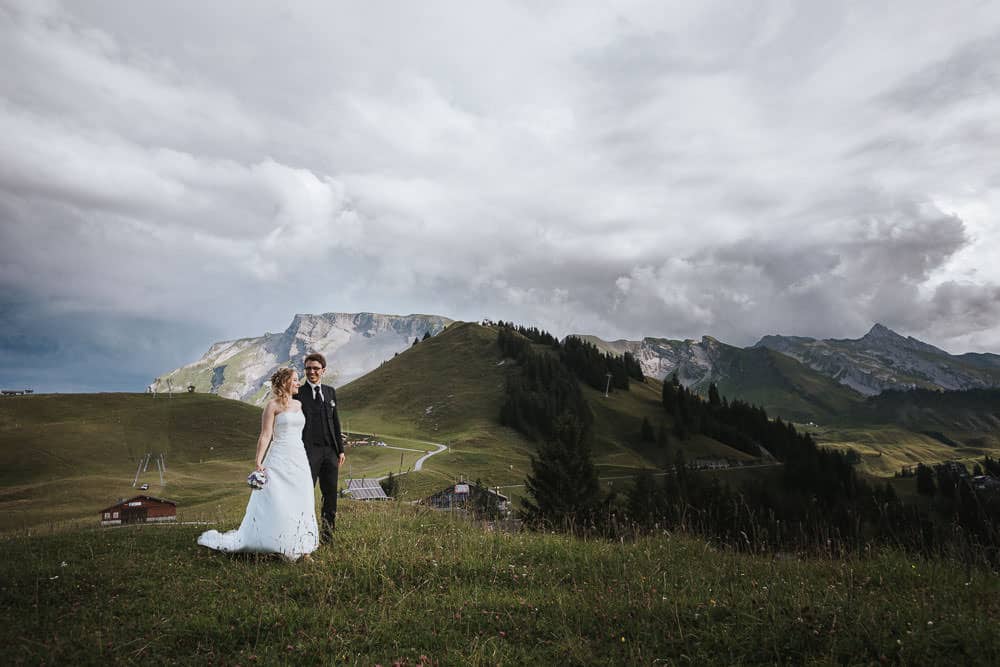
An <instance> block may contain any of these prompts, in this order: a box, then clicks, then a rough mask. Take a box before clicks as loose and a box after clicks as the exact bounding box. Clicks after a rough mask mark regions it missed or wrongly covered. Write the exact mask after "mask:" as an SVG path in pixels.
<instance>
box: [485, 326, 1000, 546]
mask: <svg viewBox="0 0 1000 667" xmlns="http://www.w3.org/2000/svg"><path fill="white" fill-rule="evenodd" d="M529 331H530V332H531V335H532V338H530V339H529V338H528V337H527V336H525V335H524V334H523V333H521V332H520V331H519V330H518V329H517V328H514V327H501V328H500V330H499V332H498V342H499V344H500V347H501V350H503V353H504V355H505V356H507V357H510V358H513V359H515V360H516V361H517V365H518V369H517V370H518V372H511V373H510V374H509V375H508V383H507V389H508V392H507V399H506V401H505V403H504V408H503V410H502V415H501V420H502V421H503V422H504V423H505V424H506V425H508V426H511V427H513V428H516V429H517V430H519V431H521V432H522V433H525V434H526V435H528V436H529V437H531V438H533V439H535V440H537V441H538V442H539V449H538V452H537V454H536V455H535V457H534V458H533V460H532V466H531V473H530V474H529V476H528V478H527V479H526V480H525V482H526V486H527V489H528V493H529V500H528V501H527V502H526V504H525V508H524V510H523V512H522V518H524V519H525V520H526V521H528V522H529V523H532V524H536V525H537V524H543V525H546V526H569V527H574V529H586V530H594V531H605V532H607V531H615V530H620V529H621V527H622V526H629V527H630V529H632V530H639V531H642V530H652V529H661V530H662V529H666V530H674V529H683V530H687V531H692V532H697V533H699V534H703V535H705V536H706V537H709V538H711V539H717V540H720V541H721V542H723V543H725V544H727V545H730V546H732V547H734V548H747V549H795V548H816V547H817V546H823V547H825V548H831V549H832V548H837V549H852V548H861V547H863V546H864V545H867V544H870V543H873V542H875V543H891V544H896V545H899V546H904V547H906V548H912V549H916V550H922V551H933V550H935V549H941V548H945V547H947V546H948V545H949V544H951V543H954V541H955V535H956V533H955V530H954V529H955V528H956V527H958V528H960V529H961V530H962V532H961V536H962V539H963V540H965V542H963V543H964V544H967V545H969V546H970V548H973V547H974V549H973V550H974V551H975V553H977V554H979V555H980V556H982V555H984V554H985V555H986V558H987V559H988V560H991V562H995V561H996V560H997V556H996V554H997V546H1000V540H998V539H997V530H996V523H995V522H996V517H1000V511H996V509H1000V508H996V509H994V507H993V505H992V504H991V502H987V501H985V500H984V498H983V497H982V494H979V495H976V493H977V492H976V491H975V489H973V488H972V487H971V486H969V485H966V486H965V487H963V486H961V485H958V486H955V487H954V488H955V489H956V490H955V492H954V493H955V495H954V497H955V498H956V500H955V501H954V508H955V509H954V512H953V513H951V514H946V513H944V512H940V511H939V512H936V513H928V512H926V511H925V510H923V509H922V508H920V507H916V506H913V505H906V504H904V503H903V502H902V501H901V500H900V499H899V497H898V496H897V494H896V492H895V490H894V489H893V487H892V486H891V485H890V484H888V483H882V484H870V483H868V482H866V481H865V480H864V479H862V478H861V477H860V476H859V475H858V474H857V472H856V470H855V468H854V464H855V463H857V457H856V456H851V455H850V454H849V453H843V452H840V451H836V450H831V449H827V448H822V447H819V446H818V445H817V444H816V442H815V441H814V440H813V438H812V436H811V435H809V434H808V433H800V432H798V431H797V429H796V428H795V427H794V426H793V425H792V424H791V423H788V422H785V421H783V420H782V419H780V418H776V419H771V418H770V417H769V416H768V414H767V412H766V411H765V410H764V409H763V408H762V407H760V406H755V405H752V404H749V403H746V402H744V401H740V400H733V401H730V400H727V399H726V398H725V397H722V396H721V395H720V394H719V391H718V388H717V387H716V386H715V385H714V384H712V385H710V386H709V388H708V392H707V396H706V397H702V396H701V395H699V394H698V393H696V392H694V391H692V390H690V389H689V388H686V387H684V386H683V385H682V384H681V383H680V382H679V381H678V379H677V377H676V375H675V376H673V377H671V378H669V379H668V380H666V381H665V382H664V385H663V391H662V394H661V404H662V408H663V414H664V418H665V419H664V421H667V420H669V421H670V422H672V426H673V428H672V435H673V439H674V440H676V441H679V442H683V441H685V440H689V439H690V438H692V437H694V436H696V435H699V434H700V435H704V436H707V437H710V438H713V439H715V440H717V441H719V442H722V443H725V444H727V445H729V446H731V447H733V448H735V449H737V450H740V451H743V452H745V453H747V454H750V455H752V456H755V457H761V460H762V461H768V460H773V462H774V463H776V464H780V465H775V467H774V469H773V470H772V471H770V473H765V474H763V475H761V476H759V477H757V478H756V479H754V480H753V481H750V482H748V483H746V484H744V485H742V486H740V487H738V488H736V487H732V486H729V485H727V484H724V483H722V482H721V481H720V480H719V479H718V478H716V477H713V476H710V475H708V474H704V473H700V472H696V471H693V470H690V469H689V468H688V466H687V465H686V464H685V461H684V458H683V456H682V455H681V453H680V449H679V448H678V449H676V450H675V452H674V456H673V457H672V458H671V460H672V463H671V464H669V465H666V466H665V467H664V468H663V469H662V470H660V471H659V473H658V474H654V471H652V470H648V471H645V472H644V473H642V474H640V475H639V476H638V477H637V478H636V480H635V483H634V484H633V486H632V487H631V489H630V490H629V492H628V493H627V494H626V495H625V496H624V497H622V496H621V495H620V494H619V495H615V494H608V495H605V494H603V493H602V491H601V487H600V485H599V483H598V479H597V473H596V469H595V468H594V466H593V463H592V461H591V453H590V452H591V446H590V442H591V434H590V429H591V425H592V423H593V416H592V414H591V412H590V410H589V407H588V406H587V404H586V401H585V400H584V399H583V397H582V394H581V392H580V390H579V383H580V382H588V379H587V374H586V373H581V372H579V371H578V370H577V369H579V368H593V367H596V366H597V364H598V360H599V359H600V356H601V355H599V353H598V354H594V351H596V348H594V350H590V349H587V345H589V344H588V343H586V342H585V341H579V343H580V344H579V345H578V344H577V343H571V344H570V345H567V344H566V343H564V344H563V345H561V346H560V345H558V343H556V344H553V343H552V342H551V340H554V339H551V340H550V338H547V337H546V334H545V332H542V331H540V330H529ZM533 340H534V341H538V340H547V341H549V343H548V347H549V348H550V349H541V350H536V349H534V348H533V347H532V341H533ZM536 344H537V343H536ZM567 347H570V349H571V350H573V351H572V352H571V353H570V354H568V355H564V354H560V352H563V351H564V350H565V349H566V348H567ZM579 360H583V361H579ZM567 362H569V363H567ZM571 364H573V365H571ZM605 368H606V366H605ZM594 378H596V376H594ZM588 384H589V382H588ZM664 430H665V427H664V423H662V422H661V426H660V433H659V434H657V435H656V436H655V442H657V443H659V445H660V446H661V447H664V448H666V447H668V446H669V445H668V443H669V442H670V439H669V438H667V437H666V435H665V433H664ZM639 434H640V435H639V437H640V438H641V439H643V440H646V441H654V433H653V429H652V425H651V424H650V423H649V421H648V419H644V420H643V423H642V426H641V428H640V429H639ZM997 468H1000V463H998V462H996V461H993V460H991V459H987V460H984V462H983V464H982V469H983V470H987V469H990V470H994V469H997ZM658 478H659V479H658ZM948 488H951V487H948ZM963 489H964V490H963ZM962 494H965V496H963V495H962ZM963 497H964V505H963ZM998 502H1000V500H998ZM963 508H964V509H963Z"/></svg>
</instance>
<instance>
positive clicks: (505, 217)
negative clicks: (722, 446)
mask: <svg viewBox="0 0 1000 667" xmlns="http://www.w3.org/2000/svg"><path fill="white" fill-rule="evenodd" d="M285 4H287V5H288V7H286V8H284V9H280V8H279V6H280V5H285ZM580 5H581V3H557V2H544V3H537V2H527V1H521V2H507V3H500V2H465V1H461V0H456V1H455V2H379V1H371V0H369V1H367V2H364V3H356V2H351V3H336V2H327V1H323V2H291V3H274V2H245V1H244V0H239V1H237V0H233V1H231V2H217V1H213V2H209V3H205V2H201V1H199V2H182V1H180V2H179V1H171V2H162V1H161V0H157V1H148V2H143V1H137V0H131V1H129V2H110V1H106V2H90V1H84V0H74V1H73V2H67V3H65V4H63V3H59V2H49V1H45V2H41V1H39V0H25V1H24V2H20V1H16V0H15V1H12V0H0V62H2V63H3V66H2V67H0V136H2V137H3V140H2V141H0V316H2V321H0V326H2V329H0V384H3V385H4V386H5V388H6V385H19V384H25V383H27V384H28V386H34V387H36V388H40V389H49V390H58V391H83V390H110V389H123V390H141V388H142V387H143V386H145V384H146V383H148V382H149V381H150V380H151V379H152V377H154V376H156V375H159V374H161V373H162V372H164V371H166V370H169V369H171V368H174V367H176V366H179V365H181V364H184V363H188V362H191V361H194V360H195V359H197V358H198V357H199V356H200V355H201V354H202V353H203V352H204V351H205V350H206V349H207V348H208V346H209V344H211V343H212V342H214V341H216V340H221V339H226V338H235V337H243V336H252V335H259V334H262V333H263V332H264V331H279V330H283V329H284V328H285V327H286V326H287V325H288V323H289V321H290V320H291V318H292V316H293V315H294V314H295V313H319V312H330V311H340V312H358V311H373V312H381V313H395V314H408V313H421V312H422V313H432V314H438V315H445V316H448V317H451V318H455V319H465V320H475V319H480V318H483V317H491V318H493V319H509V320H515V321H518V322H522V323H526V324H535V325H539V326H542V327H544V328H546V329H548V330H550V331H551V332H552V333H555V334H557V335H565V334H567V333H572V332H578V333H592V334H596V335H599V336H602V337H604V338H631V339H636V338H640V337H642V336H657V337H661V336H663V337H670V338H698V337H701V336H702V335H705V334H710V335H713V336H715V337H716V338H719V339H721V340H723V341H725V342H729V343H732V344H736V345H749V344H752V343H754V342H756V341H757V340H758V339H759V338H760V337H761V336H762V335H764V334H770V333H782V334H795V335H806V336H815V337H851V338H856V337H859V336H861V335H863V334H864V333H865V332H866V331H867V330H868V329H869V328H870V327H871V325H872V324H873V323H874V322H882V323H883V324H885V325H887V326H889V327H892V328H894V329H895V330H897V331H899V332H900V333H903V334H906V335H913V336H916V337H917V338H920V339H922V340H925V341H927V342H930V343H933V344H935V345H938V346H940V347H943V348H944V349H946V350H948V351H950V352H954V353H960V352H966V351H989V352H1000V250H998V248H1000V222H998V215H1000V150H998V149H1000V4H998V3H993V2H961V1H959V2H947V3H943V2H939V1H929V2H917V1H914V0H905V1H900V2H819V1H817V2H793V1H788V2H754V3H747V2H741V1H734V2H721V3H716V2H705V1H699V2H677V3H672V2H664V1H663V0H653V1H651V2H616V3H603V2H602V3H593V5H594V6H593V7H592V8H590V9H582V8H581V7H580Z"/></svg>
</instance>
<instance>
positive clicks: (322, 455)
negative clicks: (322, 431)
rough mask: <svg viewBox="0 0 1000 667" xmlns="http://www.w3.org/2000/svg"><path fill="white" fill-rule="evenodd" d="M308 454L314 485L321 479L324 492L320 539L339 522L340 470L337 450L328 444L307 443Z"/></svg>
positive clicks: (321, 490)
mask: <svg viewBox="0 0 1000 667" xmlns="http://www.w3.org/2000/svg"><path fill="white" fill-rule="evenodd" d="M306 456H307V457H308V458H309V468H310V470H311V471H312V478H313V487H315V486H316V480H319V490H320V492H321V493H322V494H323V509H322V510H321V511H320V539H324V538H326V537H329V534H330V531H332V530H333V529H334V527H335V526H336V524H337V475H338V474H339V472H340V465H339V456H338V454H337V450H336V449H335V448H333V447H329V446H326V445H306Z"/></svg>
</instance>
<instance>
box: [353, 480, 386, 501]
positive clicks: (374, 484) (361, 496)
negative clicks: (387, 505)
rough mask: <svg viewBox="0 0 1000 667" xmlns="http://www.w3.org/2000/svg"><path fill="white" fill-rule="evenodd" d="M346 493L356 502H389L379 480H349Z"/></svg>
mask: <svg viewBox="0 0 1000 667" xmlns="http://www.w3.org/2000/svg"><path fill="white" fill-rule="evenodd" d="M344 493H346V494H347V495H349V496H350V497H351V498H354V499H355V500H389V496H387V495H385V491H384V490H383V489H382V485H381V484H379V483H378V480H377V479H349V480H347V490H346V491H344Z"/></svg>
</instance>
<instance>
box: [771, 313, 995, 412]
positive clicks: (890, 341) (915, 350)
mask: <svg viewBox="0 0 1000 667" xmlns="http://www.w3.org/2000/svg"><path fill="white" fill-rule="evenodd" d="M754 347H766V348H769V349H772V350H775V351H777V352H781V353H783V354H786V355H788V356H790V357H792V358H794V359H797V360H798V361H800V362H802V363H803V364H805V365H806V366H809V367H810V368H812V369H813V370H816V371H819V372H821V373H823V374H825V375H828V376H830V377H832V378H834V379H835V380H837V381H838V382H840V383H841V384H844V385H847V386H848V387H850V388H851V389H854V390H855V391H857V392H860V393H862V394H865V395H866V396H872V395H875V394H879V393H881V392H883V391H885V390H886V389H900V390H906V389H914V388H916V387H924V388H928V389H947V390H956V389H976V388H985V387H995V386H998V385H1000V355H995V354H963V355H952V354H948V353H947V352H945V351H944V350H941V349H939V348H936V347H934V346H933V345H928V344H927V343H924V342H921V341H919V340H917V339H916V338H913V337H912V336H908V337H903V336H900V335H899V334H898V333H896V332H895V331H893V330H891V329H889V328H887V327H884V326H882V325H881V324H876V325H875V326H874V327H872V329H871V331H869V332H868V333H867V334H865V335H864V336H862V337H861V338H859V339H856V340H850V339H846V340H840V339H826V340H816V339H815V338H801V337H795V336H764V337H763V338H761V339H760V341H759V342H758V343H757V344H756V345H755V346H754Z"/></svg>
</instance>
